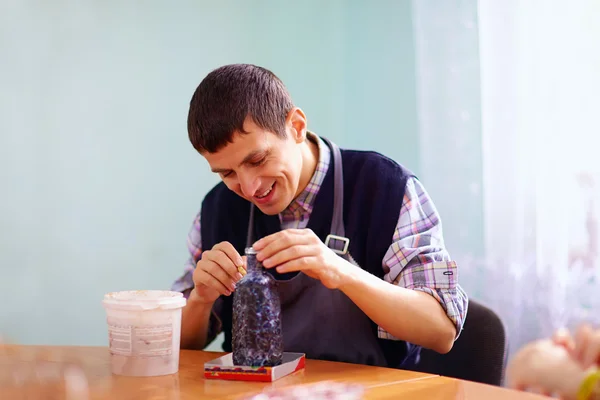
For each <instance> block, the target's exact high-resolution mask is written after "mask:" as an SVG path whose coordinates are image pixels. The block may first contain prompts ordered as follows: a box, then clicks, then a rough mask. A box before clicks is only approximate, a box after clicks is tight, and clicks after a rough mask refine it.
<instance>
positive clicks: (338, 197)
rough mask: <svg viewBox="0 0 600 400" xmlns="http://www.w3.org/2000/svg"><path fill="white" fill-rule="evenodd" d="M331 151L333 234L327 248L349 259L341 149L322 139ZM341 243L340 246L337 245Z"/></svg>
mask: <svg viewBox="0 0 600 400" xmlns="http://www.w3.org/2000/svg"><path fill="white" fill-rule="evenodd" d="M322 139H323V140H324V141H325V143H327V145H328V146H329V148H330V149H331V155H332V159H333V217H332V218H331V233H330V234H329V235H327V238H326V239H325V246H327V247H329V248H330V249H331V250H333V252H334V253H337V254H338V255H340V256H343V257H347V255H348V246H349V245H350V239H348V238H347V237H346V231H345V229H344V170H343V166H342V152H341V151H340V148H339V147H338V146H337V145H336V144H335V143H333V142H332V141H330V140H329V139H327V138H322ZM336 242H339V243H340V244H336Z"/></svg>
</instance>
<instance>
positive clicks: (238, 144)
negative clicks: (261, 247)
mask: <svg viewBox="0 0 600 400" xmlns="http://www.w3.org/2000/svg"><path fill="white" fill-rule="evenodd" d="M244 131H246V132H249V133H241V134H240V133H235V134H234V136H233V143H229V144H227V146H225V147H224V148H223V149H221V150H219V151H218V152H216V153H212V154H211V153H203V154H202V155H203V156H204V158H206V160H207V161H208V163H209V165H210V167H211V170H212V171H213V172H216V173H218V174H219V176H220V177H221V179H222V180H223V182H224V183H225V184H226V185H227V187H228V188H229V189H230V190H232V191H234V192H235V193H237V194H238V195H239V196H241V197H243V198H244V199H246V200H248V201H250V202H252V203H254V204H255V205H256V206H257V207H258V208H259V209H260V210H261V211H262V212H263V213H265V214H267V215H276V214H278V213H280V212H282V211H283V210H285V208H286V207H287V206H288V205H289V204H290V203H291V202H292V201H293V200H294V198H295V197H296V196H297V194H298V191H299V190H298V186H299V181H300V175H301V171H302V150H301V143H302V142H303V140H301V139H299V138H298V137H297V135H295V131H293V130H291V129H287V131H288V134H287V137H286V138H285V139H281V138H280V137H279V136H277V135H275V134H274V133H271V132H268V131H265V130H263V129H262V128H260V127H258V126H257V125H256V124H255V123H254V122H253V121H252V120H251V119H246V121H245V122H244Z"/></svg>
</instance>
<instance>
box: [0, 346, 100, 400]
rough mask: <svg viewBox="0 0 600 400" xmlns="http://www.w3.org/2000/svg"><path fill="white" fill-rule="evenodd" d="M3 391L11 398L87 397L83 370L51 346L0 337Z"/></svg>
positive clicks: (0, 385)
mask: <svg viewBox="0 0 600 400" xmlns="http://www.w3.org/2000/svg"><path fill="white" fill-rule="evenodd" d="M0 393H2V396H1V398H3V399H4V398H6V399H11V400H13V399H14V400H21V399H23V400H25V399H36V400H37V399H39V400H43V399H57V400H58V399H61V400H63V399H64V400H88V399H89V387H88V380H87V377H86V374H85V372H84V370H83V369H82V368H81V366H80V365H79V364H78V362H77V361H76V360H69V359H66V358H65V357H64V356H63V355H62V353H60V352H53V351H52V350H50V349H48V348H43V347H39V348H37V347H36V348H27V349H24V348H23V347H19V346H14V345H10V344H7V343H4V342H3V341H1V339H0Z"/></svg>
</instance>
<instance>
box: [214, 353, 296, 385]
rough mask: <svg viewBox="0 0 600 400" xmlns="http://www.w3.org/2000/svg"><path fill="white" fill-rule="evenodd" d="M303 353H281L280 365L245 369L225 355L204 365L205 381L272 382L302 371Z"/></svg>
mask: <svg viewBox="0 0 600 400" xmlns="http://www.w3.org/2000/svg"><path fill="white" fill-rule="evenodd" d="M305 363H306V356H305V354H303V353H283V359H282V363H281V364H280V365H277V366H275V367H245V366H241V365H234V364H233V354H232V353H229V354H225V355H224V356H222V357H219V358H216V359H214V360H211V361H209V362H207V363H205V364H204V377H205V378H206V379H224V380H230V381H253V382H273V381H276V380H277V379H279V378H283V377H284V376H287V375H290V374H293V373H294V372H296V371H300V370H302V369H304V364H305Z"/></svg>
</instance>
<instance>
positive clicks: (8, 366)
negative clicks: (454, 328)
mask: <svg viewBox="0 0 600 400" xmlns="http://www.w3.org/2000/svg"><path fill="white" fill-rule="evenodd" d="M222 354H223V353H215V352H205V351H190V350H183V351H182V352H181V356H180V365H179V373H177V374H174V375H168V376H160V377H149V378H135V377H122V376H115V375H112V374H111V371H110V354H109V352H108V348H106V347H76V346H66V347H53V346H4V347H0V357H1V358H0V393H2V396H0V397H1V398H3V399H4V398H7V399H8V398H10V399H12V398H14V399H20V398H23V399H24V398H30V397H27V396H32V397H31V398H36V399H63V398H64V392H62V394H63V395H62V396H61V395H52V394H51V392H52V391H51V390H50V387H49V385H50V384H47V385H43V384H37V385H36V384H33V383H30V384H28V385H25V386H23V385H22V386H21V387H18V388H17V387H15V385H14V379H12V380H11V379H6V378H7V377H8V375H10V374H12V375H14V374H15V372H14V371H16V370H18V369H21V370H22V369H23V368H29V370H30V371H33V369H32V367H33V366H34V365H35V369H36V371H37V373H38V379H37V380H35V379H34V378H32V377H31V376H30V377H29V378H22V379H25V381H26V382H40V379H41V380H42V381H43V379H44V378H43V377H44V376H46V377H48V376H50V375H52V373H51V372H52V371H54V373H55V374H56V371H59V370H62V369H64V368H65V366H67V365H78V366H80V367H81V368H82V370H83V371H84V372H85V375H86V378H87V380H88V383H89V388H90V392H91V393H90V395H89V399H94V400H96V399H98V400H100V399H102V400H104V399H119V400H134V399H135V400H137V399H139V400H142V399H144V400H146V399H172V400H187V399H190V400H191V399H194V400H197V399H228V400H236V399H239V398H241V397H244V396H248V395H251V394H255V393H258V392H261V391H262V390H264V389H268V388H281V387H285V386H290V385H297V384H307V383H313V382H319V381H335V382H352V383H358V384H361V385H364V387H365V388H366V392H365V399H367V400H380V399H392V398H393V399H396V398H402V399H423V398H427V399H473V400H475V399H484V400H496V399H519V400H520V399H523V400H527V399H529V400H533V399H543V398H544V397H541V396H536V395H533V394H527V393H519V392H513V391H510V390H507V389H502V388H498V387H493V386H487V385H482V384H477V383H473V382H466V381H460V380H456V379H452V378H445V377H439V376H436V375H428V374H422V373H418V372H412V371H403V370H396V369H388V368H378V367H369V366H364V365H355V364H345V363H335V362H327V361H317V360H306V368H305V369H304V370H303V371H299V372H297V373H295V374H293V375H290V376H287V377H284V378H281V379H279V380H277V381H275V382H272V383H259V382H238V381H221V380H212V379H205V378H204V363H205V362H207V361H210V360H212V359H214V358H217V357H219V356H221V355H222ZM6 360H8V362H7V361H6ZM40 371H42V372H40ZM1 374H4V378H3V376H2V375H1ZM30 375H31V373H30ZM40 377H41V378H40ZM28 379H29V380H28ZM48 379H49V378H48ZM11 382H13V383H12V384H11V386H8V385H9V383H11ZM50 386H51V385H50ZM52 387H53V388H55V390H58V389H56V384H54V386H52ZM9 390H10V391H9ZM32 391H35V397H33V395H34V394H33V393H32ZM40 393H43V396H42V395H41V394H40ZM5 396H6V397H5ZM69 400H71V399H69Z"/></svg>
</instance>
